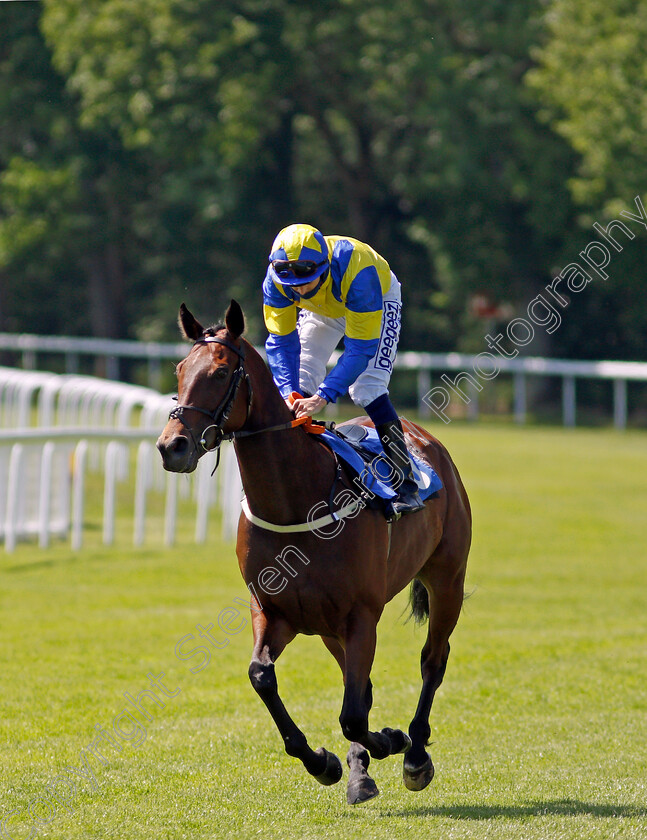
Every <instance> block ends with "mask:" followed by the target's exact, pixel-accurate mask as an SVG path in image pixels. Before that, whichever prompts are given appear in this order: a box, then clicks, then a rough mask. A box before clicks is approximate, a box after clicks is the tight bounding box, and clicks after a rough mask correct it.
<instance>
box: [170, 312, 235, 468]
mask: <svg viewBox="0 0 647 840" xmlns="http://www.w3.org/2000/svg"><path fill="white" fill-rule="evenodd" d="M179 325H180V329H181V331H182V333H183V335H184V336H185V338H188V339H189V340H191V341H193V347H192V348H191V351H190V352H189V355H188V356H187V357H186V358H185V359H183V360H182V361H181V362H180V364H179V365H178V366H177V379H178V397H177V403H178V404H177V406H176V407H175V408H174V409H173V410H172V411H171V413H170V415H169V420H168V423H167V424H166V426H165V427H164V431H163V432H162V434H161V435H160V437H159V439H158V441H157V448H158V449H159V451H160V453H161V455H162V461H163V463H164V468H165V469H167V470H170V471H171V472H193V470H194V469H195V468H196V466H197V465H198V460H199V459H200V457H201V456H202V455H204V453H205V452H208V451H210V450H212V449H214V448H216V447H217V446H218V445H219V444H220V442H221V440H222V438H223V436H224V435H226V434H230V433H231V432H233V431H235V430H237V429H240V428H241V426H243V425H244V423H245V420H246V419H247V413H248V410H249V401H250V398H251V391H250V387H251V386H250V383H249V380H248V378H247V376H246V373H245V368H244V358H245V350H246V347H248V346H249V345H246V342H244V341H242V340H241V339H240V336H241V334H242V332H243V330H244V329H245V318H244V316H243V312H242V310H241V308H240V306H239V305H238V303H236V301H235V300H232V302H231V304H230V306H229V309H228V310H227V313H226V315H225V326H219V327H209V328H208V329H204V327H202V325H201V324H199V323H198V321H197V320H196V319H195V318H194V317H193V315H192V314H191V313H190V312H189V310H188V309H187V308H186V306H185V305H184V304H182V306H181V307H180V316H179Z"/></svg>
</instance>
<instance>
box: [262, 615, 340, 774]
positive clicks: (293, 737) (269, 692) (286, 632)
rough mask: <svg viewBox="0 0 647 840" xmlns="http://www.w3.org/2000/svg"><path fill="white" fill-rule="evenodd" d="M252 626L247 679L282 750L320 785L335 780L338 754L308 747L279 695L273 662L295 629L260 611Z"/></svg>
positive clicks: (338, 767) (338, 764)
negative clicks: (272, 725) (270, 718)
mask: <svg viewBox="0 0 647 840" xmlns="http://www.w3.org/2000/svg"><path fill="white" fill-rule="evenodd" d="M253 628H254V652H253V654H252V661H251V663H250V665H249V679H250V680H251V683H252V685H253V686H254V689H255V690H256V692H257V694H258V695H259V697H260V698H261V700H262V701H263V703H265V705H266V706H267V708H268V710H269V713H270V714H271V715H272V719H273V720H274V723H275V724H276V726H277V728H278V730H279V732H280V733H281V737H282V738H283V743H284V744H285V751H286V753H287V754H288V755H292V756H294V757H295V758H299V759H300V760H301V761H302V762H303V766H304V767H305V768H306V770H307V771H308V773H310V775H311V776H314V777H315V778H316V780H317V781H318V782H321V784H322V785H333V784H335V783H336V782H338V781H339V780H340V779H341V777H342V766H341V762H340V760H339V758H337V756H336V755H335V754H334V753H330V752H328V750H325V749H324V748H323V747H320V748H319V749H318V750H312V749H311V748H310V747H309V746H308V741H307V739H306V736H305V735H304V734H303V732H301V730H300V729H299V727H298V726H297V725H296V724H295V722H294V721H293V720H292V718H291V717H290V715H289V714H288V712H287V710H286V708H285V706H284V705H283V702H282V701H281V698H280V697H279V691H278V683H277V681H276V674H275V672H274V663H275V662H276V660H277V659H278V658H279V656H280V655H281V653H282V652H283V650H284V649H285V647H286V645H288V644H289V643H290V642H291V641H292V639H294V637H295V636H296V633H295V632H294V630H292V628H291V627H290V626H289V625H288V624H287V622H285V621H283V620H280V619H279V620H276V619H268V618H267V616H266V614H265V613H264V612H263V613H260V614H259V613H256V614H254V617H253Z"/></svg>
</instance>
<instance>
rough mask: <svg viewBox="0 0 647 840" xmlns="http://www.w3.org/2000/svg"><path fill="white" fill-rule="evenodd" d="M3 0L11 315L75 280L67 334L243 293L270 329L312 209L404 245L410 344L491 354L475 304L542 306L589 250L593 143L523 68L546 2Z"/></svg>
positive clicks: (399, 259) (398, 266) (1, 233)
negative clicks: (279, 286) (571, 255)
mask: <svg viewBox="0 0 647 840" xmlns="http://www.w3.org/2000/svg"><path fill="white" fill-rule="evenodd" d="M570 2H571V3H573V2H575V0H570ZM596 3H597V0H596ZM19 5H20V6H22V8H23V9H25V10H26V8H27V5H29V6H30V7H31V8H30V9H29V11H25V12H24V13H21V14H18V13H17V12H16V11H15V9H16V7H17V6H19ZM567 5H569V2H568V0H558V2H557V4H556V8H557V7H560V6H567ZM2 6H4V7H5V8H0V15H2V16H3V17H4V18H5V19H6V22H7V25H8V29H7V27H5V29H4V30H3V31H5V32H7V33H8V34H7V35H5V36H3V44H4V46H3V47H2V63H1V64H0V75H1V76H2V81H3V82H4V81H5V80H6V81H7V82H10V84H9V85H8V86H7V85H4V84H3V85H2V89H3V90H7V89H8V88H11V89H12V94H11V98H12V101H11V102H10V101H9V99H8V96H7V95H5V98H4V99H2V98H0V114H1V115H2V116H3V122H5V121H7V122H9V123H10V125H11V130H10V132H9V133H8V135H7V136H6V137H3V138H2V140H1V141H0V165H1V167H2V170H3V172H2V174H0V272H2V273H1V274H0V283H2V284H3V286H2V288H4V290H5V294H4V304H3V298H2V296H1V295H0V320H2V319H3V318H4V324H5V326H7V325H9V326H15V327H16V328H28V327H27V326H26V324H25V321H26V320H27V319H29V318H30V317H31V318H33V317H34V314H35V309H36V308H37V307H36V304H35V303H33V301H36V300H37V299H38V294H37V293H38V290H39V289H41V290H42V289H43V288H44V287H45V286H46V285H47V283H48V282H49V283H53V282H57V283H60V289H61V297H64V296H65V294H67V293H68V292H69V294H70V295H71V299H74V300H76V301H78V305H76V306H75V307H74V317H71V315H70V313H67V315H66V314H65V313H64V307H61V305H60V304H61V301H60V300H58V301H57V300H56V299H54V298H52V299H51V300H50V301H49V302H48V305H49V306H50V309H51V314H49V315H48V318H49V320H50V321H51V323H52V324H53V328H54V329H56V330H59V331H68V332H69V331H79V332H83V331H89V330H91V331H94V332H96V333H99V334H114V335H121V334H123V335H126V334H129V335H139V336H145V337H169V336H170V335H172V332H171V331H172V330H173V329H174V315H175V311H176V308H177V304H178V303H179V302H180V300H182V299H184V298H187V299H188V300H190V301H191V302H192V304H193V306H194V307H195V308H196V309H198V310H199V309H200V307H202V308H203V311H204V316H205V317H209V316H210V315H213V313H214V311H215V312H217V311H218V310H220V309H222V308H224V306H225V305H226V302H227V301H228V299H229V298H230V297H231V296H232V294H233V295H234V296H236V297H238V298H239V299H240V300H241V302H242V303H243V304H244V305H245V306H246V309H247V313H248V316H249V318H248V320H249V323H250V332H251V334H252V336H253V337H254V338H255V339H256V340H259V339H261V338H262V337H263V329H262V324H261V321H260V300H259V296H260V291H259V289H260V280H261V279H262V276H263V274H264V271H265V264H266V258H267V251H268V248H269V244H270V243H271V241H272V239H273V237H274V235H275V233H276V231H277V230H278V229H279V228H280V227H282V226H283V225H285V224H288V223H290V222H293V221H296V220H304V221H309V222H311V223H313V224H315V225H317V226H319V227H321V228H322V229H323V230H324V231H326V232H331V233H347V234H349V235H352V236H355V237H357V238H360V239H365V240H366V241H369V242H370V243H371V244H373V245H374V246H375V247H376V248H377V249H378V250H380V251H381V252H382V253H383V254H384V255H385V256H386V257H387V259H388V260H389V262H390V263H391V265H392V267H393V268H394V270H395V271H396V273H397V274H398V275H399V277H400V278H401V280H402V281H403V287H404V301H405V329H404V332H403V346H405V347H417V348H420V349H443V348H447V349H449V348H454V347H457V346H463V347H470V346H472V347H474V348H475V349H476V348H477V345H478V340H479V338H480V339H481V340H482V326H480V325H479V324H478V323H477V322H474V321H472V320H470V314H469V311H470V310H469V306H468V302H469V300H470V296H471V295H472V294H473V293H475V292H481V293H483V292H485V293H486V294H487V295H488V296H489V297H490V298H491V299H492V300H494V301H497V300H498V301H501V300H507V301H509V302H511V303H512V304H515V305H518V306H520V307H521V306H523V305H525V303H526V302H527V301H528V300H529V299H530V298H532V297H533V296H534V295H535V294H536V293H537V291H538V290H539V289H540V288H541V287H543V286H544V285H545V284H546V282H548V280H549V277H550V273H551V271H552V270H553V268H554V266H555V265H556V264H558V263H559V261H560V260H561V259H562V258H563V256H564V255H565V254H567V253H568V252H569V250H573V249H574V248H575V247H576V243H577V244H578V245H579V239H578V237H579V235H580V234H579V232H578V231H577V224H576V217H577V216H576V214H577V210H576V207H575V205H574V203H573V201H572V199H571V196H570V193H569V189H568V184H569V179H570V178H571V176H572V174H573V172H574V169H575V166H576V164H577V161H578V154H583V148H582V145H581V143H579V144H578V142H576V141H575V140H574V135H572V134H568V132H566V139H562V137H560V136H559V135H558V134H557V133H555V132H554V131H553V130H552V128H551V127H549V126H548V125H546V124H545V121H544V122H542V121H541V120H539V119H538V118H537V115H538V113H540V112H543V111H545V109H546V107H547V106H549V105H550V106H551V107H553V103H556V100H553V99H551V96H549V95H548V93H547V92H546V86H545V85H544V84H543V83H541V82H539V81H537V80H538V79H539V78H540V77H539V75H536V77H535V81H534V82H533V85H532V86H529V85H527V84H526V83H525V81H524V79H525V77H526V74H527V73H528V71H529V70H532V67H533V54H534V52H533V51H536V50H537V48H538V45H539V44H543V47H542V49H543V52H542V55H544V56H549V55H550V50H551V49H557V47H554V46H551V44H552V41H551V39H552V38H556V37H557V30H556V29H555V22H554V19H553V18H551V17H550V15H549V21H552V23H550V27H551V28H549V29H548V30H547V29H546V27H545V23H544V17H545V7H544V5H543V4H542V3H541V2H540V0H519V2H515V3H509V2H506V1H505V0H488V2H485V3H484V2H482V1H481V2H479V1H478V0H400V2H398V3H397V4H394V3H387V2H385V0H362V2H360V0H321V2H318V3H316V4H313V3H304V2H302V1H301V0H222V2H218V3H215V2H213V0H141V2H138V3H132V2H130V0H84V2H83V3H81V2H80V0H44V2H43V4H42V6H39V7H34V6H31V4H24V5H23V4H2ZM8 7H13V9H11V8H8ZM551 14H552V13H551ZM542 60H543V59H542ZM554 61H556V62H557V63H559V62H561V61H562V58H561V54H559V55H557V54H556V57H555V59H554ZM564 61H565V59H564ZM548 64H550V60H549V59H548V58H546V61H545V64H544V69H545V67H546V66H548ZM540 72H544V70H540V71H537V73H540ZM572 72H573V74H576V71H575V69H573V71H572ZM555 96H557V94H555ZM16 103H20V104H21V105H20V107H21V109H22V110H21V112H20V114H19V115H18V114H16ZM555 107H556V104H555ZM567 141H568V142H567ZM582 160H583V164H582V165H583V166H585V167H586V166H588V164H587V163H586V156H584V158H583V159H582ZM605 177H606V176H605ZM605 183H609V184H610V183H612V181H611V180H609V181H608V182H605ZM618 184H619V186H622V185H621V184H620V182H618ZM17 277H20V279H21V282H24V283H27V284H28V285H29V284H31V286H30V289H31V291H30V294H29V295H27V296H26V298H25V300H24V301H19V300H18V299H17V297H16V296H15V295H14V296H13V298H12V292H11V290H12V289H13V288H14V286H15V282H16V278H17ZM57 288H59V286H58V285H57ZM28 300H30V301H32V302H31V303H28V302H27V301H28ZM3 307H4V315H3ZM593 317H597V316H593ZM555 341H556V346H557V347H558V348H559V343H560V342H562V346H563V347H566V348H569V338H568V331H566V330H565V331H564V333H563V336H559V337H555ZM478 349H482V348H481V347H478Z"/></svg>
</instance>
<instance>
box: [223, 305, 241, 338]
mask: <svg viewBox="0 0 647 840" xmlns="http://www.w3.org/2000/svg"><path fill="white" fill-rule="evenodd" d="M225 326H226V327H227V329H228V330H229V332H230V334H231V335H233V337H234V338H238V337H239V336H240V335H242V334H243V333H244V332H245V316H244V315H243V310H242V309H241V308H240V304H239V303H238V302H237V301H235V300H232V302H231V303H230V304H229V308H228V309H227V312H226V313H225Z"/></svg>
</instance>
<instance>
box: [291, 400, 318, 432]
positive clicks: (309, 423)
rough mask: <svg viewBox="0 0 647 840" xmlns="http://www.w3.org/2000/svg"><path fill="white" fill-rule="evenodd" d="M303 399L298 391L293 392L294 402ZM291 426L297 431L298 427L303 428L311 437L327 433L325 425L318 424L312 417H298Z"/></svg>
mask: <svg viewBox="0 0 647 840" xmlns="http://www.w3.org/2000/svg"><path fill="white" fill-rule="evenodd" d="M302 399H303V397H302V396H301V394H299V393H298V392H297V391H292V393H291V394H290V400H291V401H292V402H294V401H295V400H302ZM290 425H291V426H292V428H293V429H296V427H297V426H303V427H304V429H305V431H306V432H308V433H309V434H311V435H321V434H323V433H324V432H325V431H326V427H325V426H324V424H323V423H318V422H317V421H316V420H313V419H312V417H298V418H297V419H296V420H292V421H291V422H290Z"/></svg>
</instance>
